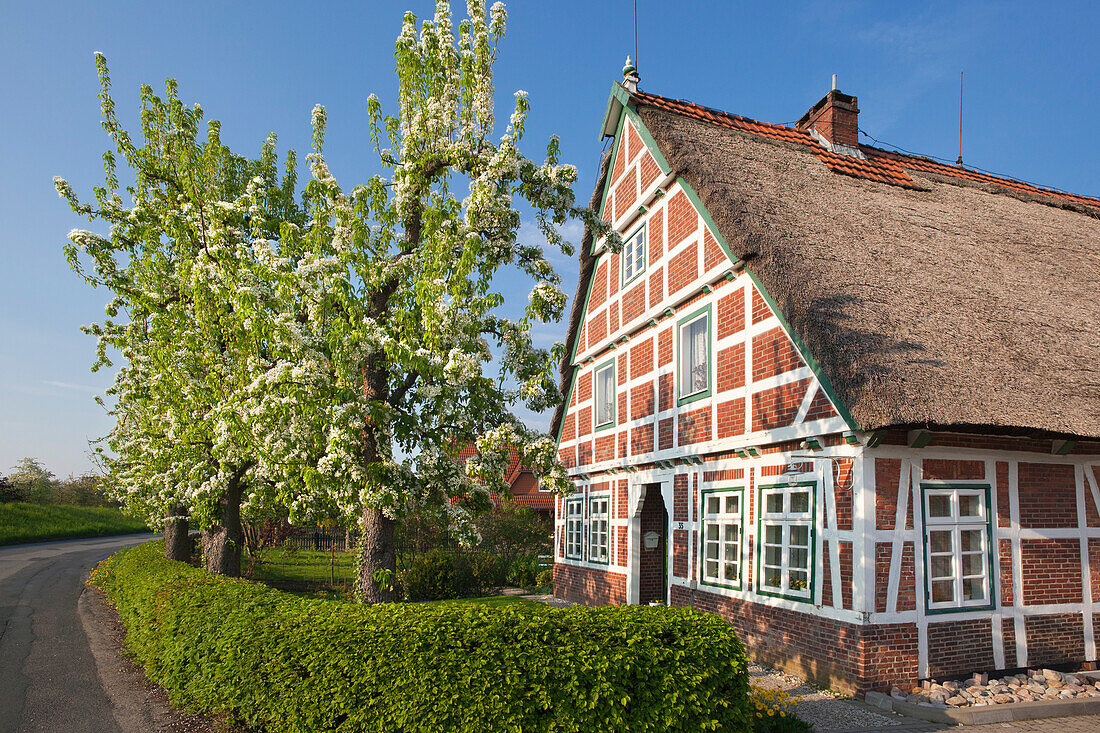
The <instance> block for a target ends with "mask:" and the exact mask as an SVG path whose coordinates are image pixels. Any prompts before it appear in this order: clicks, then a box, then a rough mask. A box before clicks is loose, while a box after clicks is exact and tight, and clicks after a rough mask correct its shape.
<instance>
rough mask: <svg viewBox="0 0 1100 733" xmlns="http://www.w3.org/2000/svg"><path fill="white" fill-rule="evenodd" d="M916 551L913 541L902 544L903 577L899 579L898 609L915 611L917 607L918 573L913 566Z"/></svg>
mask: <svg viewBox="0 0 1100 733" xmlns="http://www.w3.org/2000/svg"><path fill="white" fill-rule="evenodd" d="M915 555H916V551H915V550H914V549H913V543H912V542H903V543H902V545H901V577H900V579H899V580H898V610H899V611H913V610H915V609H916V607H917V575H916V570H915V568H914V566H913V564H914V562H915V559H916V558H915Z"/></svg>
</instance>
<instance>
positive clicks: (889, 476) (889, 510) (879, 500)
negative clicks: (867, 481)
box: [874, 458, 901, 529]
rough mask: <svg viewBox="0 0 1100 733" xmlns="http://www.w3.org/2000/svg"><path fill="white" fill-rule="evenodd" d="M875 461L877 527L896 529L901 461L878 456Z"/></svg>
mask: <svg viewBox="0 0 1100 733" xmlns="http://www.w3.org/2000/svg"><path fill="white" fill-rule="evenodd" d="M874 461H875V529H894V519H895V518H896V517H897V511H898V482H899V481H901V461H899V460H896V459H893V458H876V459H874Z"/></svg>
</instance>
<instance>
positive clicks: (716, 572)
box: [700, 488, 744, 589]
mask: <svg viewBox="0 0 1100 733" xmlns="http://www.w3.org/2000/svg"><path fill="white" fill-rule="evenodd" d="M743 500H744V492H743V490H742V489H740V488H738V489H705V490H704V491H703V496H702V504H703V506H702V512H701V514H700V516H701V517H702V524H703V526H702V532H703V541H702V545H701V548H700V549H701V553H702V557H701V566H702V570H701V572H700V577H701V578H702V581H703V582H704V583H707V584H711V585H724V586H727V587H731V588H737V589H740V587H741V536H742V532H741V525H742V518H743V516H744V513H743V512H744V504H743Z"/></svg>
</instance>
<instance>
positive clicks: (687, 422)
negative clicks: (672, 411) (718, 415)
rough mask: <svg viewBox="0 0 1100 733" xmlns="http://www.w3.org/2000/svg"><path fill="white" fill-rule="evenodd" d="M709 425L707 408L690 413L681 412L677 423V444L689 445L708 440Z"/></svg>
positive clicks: (708, 409) (708, 408)
mask: <svg viewBox="0 0 1100 733" xmlns="http://www.w3.org/2000/svg"><path fill="white" fill-rule="evenodd" d="M710 424H711V419H710V407H709V406H707V407H703V408H701V409H698V410H692V411H691V412H681V413H680V415H679V420H678V422H677V426H678V428H679V444H680V445H690V444H692V443H702V442H703V441H706V440H710Z"/></svg>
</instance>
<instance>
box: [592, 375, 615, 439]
mask: <svg viewBox="0 0 1100 733" xmlns="http://www.w3.org/2000/svg"><path fill="white" fill-rule="evenodd" d="M594 381H595V383H596V388H595V393H596V394H595V397H596V404H595V405H594V406H593V410H592V414H593V418H592V419H593V420H595V423H596V425H595V427H596V429H597V430H603V429H605V428H610V427H612V426H614V425H615V360H614V359H611V360H610V361H605V362H604V363H603V364H600V365H599V366H598V367H596V369H595V380H594Z"/></svg>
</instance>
